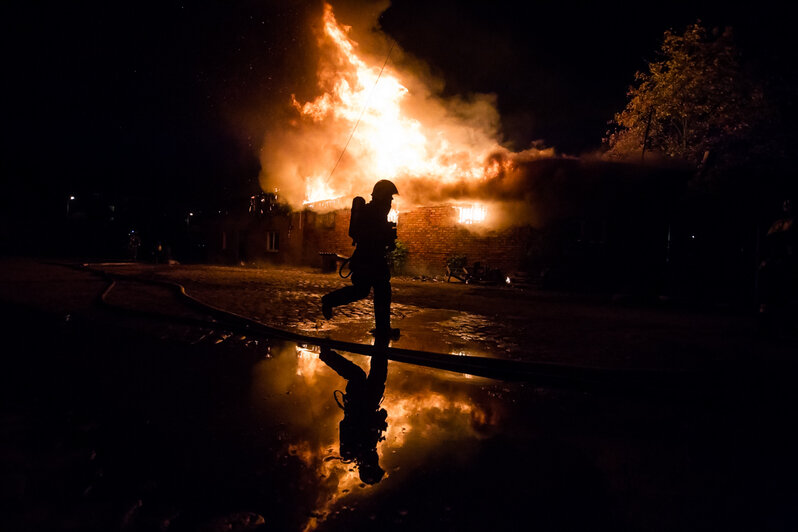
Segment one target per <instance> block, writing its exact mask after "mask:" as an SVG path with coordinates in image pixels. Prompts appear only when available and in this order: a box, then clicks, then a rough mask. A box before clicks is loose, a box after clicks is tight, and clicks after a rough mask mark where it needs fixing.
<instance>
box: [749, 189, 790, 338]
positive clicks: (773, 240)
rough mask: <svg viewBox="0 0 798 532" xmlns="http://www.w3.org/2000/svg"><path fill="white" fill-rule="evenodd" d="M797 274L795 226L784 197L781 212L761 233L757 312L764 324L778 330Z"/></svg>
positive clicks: (781, 327) (782, 327)
mask: <svg viewBox="0 0 798 532" xmlns="http://www.w3.org/2000/svg"><path fill="white" fill-rule="evenodd" d="M796 276H798V227H796V225H795V217H794V215H793V210H792V204H791V202H790V200H786V201H785V202H784V204H783V212H782V216H781V217H780V218H778V219H777V220H776V221H774V222H773V223H772V224H771V226H770V228H769V229H768V232H767V236H766V237H765V249H764V260H763V261H762V263H761V264H760V270H759V288H760V294H761V300H760V307H759V312H760V316H761V317H762V318H763V321H764V323H763V324H764V325H765V326H766V327H768V328H772V329H775V331H774V332H781V331H782V330H784V326H787V325H788V324H787V323H786V322H785V320H786V319H788V306H789V304H790V301H791V300H792V298H794V297H795V296H796V292H797V291H798V290H797V289H798V286H796V283H797V281H796Z"/></svg>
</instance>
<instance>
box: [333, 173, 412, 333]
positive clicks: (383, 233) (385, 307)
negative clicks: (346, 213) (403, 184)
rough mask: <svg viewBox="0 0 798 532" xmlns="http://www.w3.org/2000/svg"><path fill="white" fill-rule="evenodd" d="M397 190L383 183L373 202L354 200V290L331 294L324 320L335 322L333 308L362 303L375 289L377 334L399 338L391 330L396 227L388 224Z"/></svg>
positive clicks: (348, 289)
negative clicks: (391, 260)
mask: <svg viewBox="0 0 798 532" xmlns="http://www.w3.org/2000/svg"><path fill="white" fill-rule="evenodd" d="M394 194H399V191H398V190H397V189H396V186H395V185H394V184H393V183H391V182H390V181H388V180H386V179H383V180H381V181H378V182H377V183H376V184H375V185H374V190H372V192H371V198H372V199H371V202H369V203H365V201H364V200H363V198H360V197H358V198H355V200H354V201H353V202H352V218H351V221H350V227H349V235H350V236H351V237H352V243H353V244H354V245H355V246H356V248H355V252H354V253H353V254H352V258H351V259H350V262H349V268H350V269H351V270H352V286H346V287H344V288H340V289H338V290H335V291H334V292H330V293H329V294H327V295H325V296H324V297H322V299H321V310H322V313H323V314H324V317H325V318H327V319H330V318H332V311H333V308H335V307H337V306H339V305H346V304H348V303H352V302H354V301H358V300H360V299H363V298H365V297H367V296H368V295H369V292H371V289H372V288H374V321H375V324H376V329H375V332H376V333H379V334H391V335H396V334H398V332H399V329H391V269H390V266H389V265H388V258H387V253H388V252H390V251H393V250H394V249H396V226H395V225H394V224H392V223H391V222H389V221H388V213H389V212H390V210H391V201H392V200H393V195H394Z"/></svg>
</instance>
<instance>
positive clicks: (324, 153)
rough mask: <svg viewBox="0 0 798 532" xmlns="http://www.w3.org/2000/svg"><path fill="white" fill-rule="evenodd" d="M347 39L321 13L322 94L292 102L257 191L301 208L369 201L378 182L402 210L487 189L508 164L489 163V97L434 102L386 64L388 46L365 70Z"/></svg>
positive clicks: (269, 142) (270, 143) (272, 139)
mask: <svg viewBox="0 0 798 532" xmlns="http://www.w3.org/2000/svg"><path fill="white" fill-rule="evenodd" d="M350 30H351V28H350V27H348V26H344V25H341V24H340V23H339V22H338V21H337V20H336V18H335V15H334V13H333V8H332V6H331V5H330V4H325V5H324V12H323V20H322V26H321V30H320V31H319V34H318V46H319V51H320V53H321V55H320V59H319V67H318V71H317V76H318V89H319V91H320V94H319V95H318V96H317V97H316V98H315V99H312V100H309V101H304V102H303V101H300V100H298V99H297V97H296V96H295V95H292V97H291V102H292V105H293V108H294V112H295V113H297V114H298V117H296V114H295V117H296V118H295V119H293V120H292V121H291V122H290V123H289V124H288V125H286V127H281V128H274V129H275V130H273V131H270V132H269V133H268V134H267V138H266V144H265V146H264V150H263V152H262V153H263V163H264V174H263V176H262V182H263V184H264V186H266V187H269V188H270V189H272V188H274V187H275V186H276V187H278V188H281V189H282V190H283V195H284V196H286V197H288V198H289V200H290V201H292V203H294V204H299V203H301V202H304V203H311V202H318V201H322V200H327V199H331V198H336V197H342V196H350V197H351V196H353V195H356V194H357V195H364V194H368V192H369V191H370V188H371V186H372V185H373V183H374V182H375V181H377V180H378V179H392V180H396V181H397V183H398V184H399V186H400V189H401V192H402V196H401V197H402V198H403V200H405V201H406V202H407V203H406V205H408V206H410V205H412V204H414V203H419V202H421V201H423V197H422V196H423V193H422V192H420V191H421V190H423V189H424V187H429V186H430V185H429V183H435V184H436V185H442V186H451V185H453V184H456V183H458V182H472V183H473V182H474V181H479V180H485V179H491V178H493V177H495V176H496V175H497V173H499V172H501V171H503V170H506V169H507V167H508V166H510V165H511V164H512V158H509V157H502V158H497V157H495V156H492V155H495V154H496V153H507V150H506V149H504V148H503V147H502V146H501V145H500V144H499V143H498V142H497V140H496V138H497V137H498V122H499V120H498V113H497V112H496V109H495V105H494V99H493V97H491V96H486V95H481V96H476V97H471V98H469V99H457V100H449V101H444V100H443V99H441V98H437V97H435V96H434V95H433V94H432V92H431V91H430V90H429V89H428V88H427V87H426V85H425V84H424V83H423V82H422V81H421V80H420V78H419V77H418V76H415V75H414V74H412V73H410V72H406V71H400V70H399V69H398V67H395V66H394V63H393V62H391V61H389V60H388V59H390V57H391V56H392V55H393V56H396V55H399V54H401V51H400V50H398V49H396V48H394V47H392V46H389V45H388V44H386V50H384V51H383V52H382V54H383V57H385V55H386V54H387V55H388V59H385V60H384V62H383V61H380V60H377V59H373V60H372V64H369V63H368V62H367V60H366V59H364V58H367V57H369V56H367V55H366V54H364V53H361V52H360V50H359V45H358V43H357V42H355V41H354V40H353V39H352V38H351V37H350ZM388 48H392V49H393V52H389V51H388ZM409 87H412V90H411V88H409ZM420 183H424V185H423V186H418V185H419V184H420ZM410 191H413V192H410ZM406 192H408V193H409V194H406ZM300 196H301V197H300Z"/></svg>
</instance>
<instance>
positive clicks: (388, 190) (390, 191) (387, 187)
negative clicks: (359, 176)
mask: <svg viewBox="0 0 798 532" xmlns="http://www.w3.org/2000/svg"><path fill="white" fill-rule="evenodd" d="M394 194H399V190H397V188H396V185H394V184H393V183H392V182H390V181H388V180H387V179H380V180H379V181H377V182H376V183H375V184H374V190H372V191H371V197H372V198H385V197H391V196H393V195H394Z"/></svg>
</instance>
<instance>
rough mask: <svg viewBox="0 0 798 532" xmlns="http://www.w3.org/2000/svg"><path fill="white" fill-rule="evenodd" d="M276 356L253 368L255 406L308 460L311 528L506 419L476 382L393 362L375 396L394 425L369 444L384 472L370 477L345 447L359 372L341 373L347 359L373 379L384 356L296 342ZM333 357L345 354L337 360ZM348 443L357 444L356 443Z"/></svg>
mask: <svg viewBox="0 0 798 532" xmlns="http://www.w3.org/2000/svg"><path fill="white" fill-rule="evenodd" d="M273 355H274V356H273V357H272V358H271V359H265V360H262V361H260V362H258V363H257V364H256V365H255V367H254V368H253V383H252V400H253V403H254V404H253V406H254V409H255V411H256V413H257V418H258V419H259V420H261V422H262V424H263V426H264V427H265V428H268V427H276V428H277V429H278V430H279V431H280V434H281V445H282V446H283V451H282V453H283V456H285V457H289V458H290V459H293V460H298V461H299V462H301V464H302V468H303V470H304V474H303V475H302V476H303V478H304V479H305V482H307V484H308V485H307V486H306V487H305V489H306V490H307V493H308V495H309V496H312V497H313V500H314V502H313V504H312V506H313V507H314V510H313V511H312V512H311V513H310V517H309V518H308V521H307V523H306V525H305V526H304V529H305V530H313V529H315V528H316V527H317V526H318V525H319V523H321V522H322V521H323V520H324V519H325V518H326V516H328V515H329V514H330V513H331V512H333V511H336V508H339V507H340V506H341V505H349V506H351V505H352V504H356V502H357V500H359V499H360V498H362V497H368V496H369V494H370V493H373V492H374V491H375V490H381V489H385V488H384V487H385V486H386V485H388V484H392V483H399V482H401V481H402V479H403V477H404V476H406V472H407V471H412V470H413V468H414V467H419V466H420V465H422V464H423V463H424V462H425V461H426V460H428V459H429V457H430V456H432V455H434V453H435V452H437V451H439V450H440V447H441V446H442V445H446V446H452V445H458V443H457V442H462V443H465V442H468V441H471V440H477V439H480V438H482V437H483V436H485V435H488V434H491V433H492V432H494V429H495V428H496V427H497V425H498V423H499V421H500V418H501V412H502V406H501V404H500V403H499V402H498V401H497V399H496V397H492V396H491V395H490V394H489V393H486V392H485V390H484V389H483V388H484V387H483V386H477V381H476V380H474V381H465V380H462V379H457V380H452V379H448V380H447V379H439V378H434V377H433V375H432V373H431V372H430V370H420V369H417V368H413V367H410V366H406V365H402V364H398V363H395V362H389V363H388V366H387V368H388V369H387V378H386V377H385V374H383V375H382V376H381V377H382V383H380V382H379V379H378V382H377V389H378V393H379V395H380V396H379V397H376V398H375V400H376V401H377V402H376V403H375V405H376V408H377V409H380V410H384V411H385V412H386V414H385V415H384V417H383V420H384V422H385V423H387V426H384V425H383V428H382V430H380V431H379V434H372V440H371V442H370V443H369V445H370V446H371V447H372V450H376V455H375V458H376V460H377V462H378V464H372V467H376V468H377V469H378V470H379V471H382V472H384V476H382V475H378V478H376V480H375V479H374V478H372V479H371V480H369V478H368V477H367V476H366V474H367V473H369V474H371V473H373V471H370V472H367V471H365V468H366V466H367V465H368V463H367V462H364V461H361V460H357V459H351V457H350V456H349V454H351V451H349V450H347V449H346V448H344V449H342V441H341V440H342V432H344V433H346V432H347V431H349V429H348V428H347V425H346V423H344V418H345V417H346V416H348V415H349V414H348V413H347V412H346V411H345V410H344V408H343V407H344V406H347V405H348V401H347V399H346V398H345V395H350V396H353V394H354V391H356V390H355V389H354V388H353V386H354V385H352V384H351V383H352V382H353V381H354V379H355V378H354V377H351V378H349V380H348V381H347V379H345V378H342V377H341V376H340V374H339V373H337V371H339V370H340V368H341V365H345V366H347V367H348V368H349V369H351V370H352V371H353V372H354V373H355V374H357V375H361V374H362V376H363V378H365V376H366V375H374V373H375V372H377V371H378V370H379V368H378V365H376V364H377V362H378V361H376V360H374V361H372V360H371V359H370V358H368V357H363V356H357V355H349V354H346V355H343V354H336V353H332V355H330V354H328V355H327V356H326V358H325V357H323V356H321V352H320V350H319V349H318V348H317V347H315V346H314V347H311V346H298V345H294V344H285V345H284V346H282V347H279V346H275V348H274V349H273ZM333 355H334V356H336V357H340V359H339V360H338V361H337V362H335V361H333V360H332V359H331V358H330V357H331V356H333ZM323 358H324V360H323ZM325 360H327V362H325ZM383 365H384V363H383ZM333 367H335V368H336V369H335V370H333ZM469 377H470V376H469ZM380 385H382V386H384V388H383V387H380ZM336 390H338V391H336ZM344 390H346V394H344ZM383 390H384V393H383ZM344 435H346V436H347V438H349V437H350V436H349V435H347V434H344ZM374 440H376V445H374ZM344 443H345V446H344V447H349V448H350V449H351V447H352V444H351V443H349V442H347V441H345V442H344ZM357 444H358V442H355V443H354V445H355V447H357ZM374 447H376V449H374ZM342 451H345V452H342ZM347 453H349V454H347ZM342 454H343V455H346V456H347V458H350V460H346V459H344V458H343V457H342ZM364 479H365V480H364ZM311 494H312V495H311Z"/></svg>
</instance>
